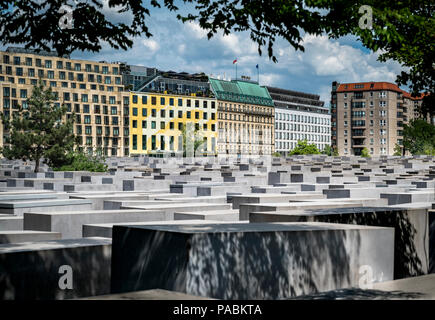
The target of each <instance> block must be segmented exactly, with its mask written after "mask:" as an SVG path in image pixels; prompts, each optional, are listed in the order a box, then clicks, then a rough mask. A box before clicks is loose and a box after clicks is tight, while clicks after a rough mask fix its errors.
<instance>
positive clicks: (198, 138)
mask: <svg viewBox="0 0 435 320" xmlns="http://www.w3.org/2000/svg"><path fill="white" fill-rule="evenodd" d="M191 125H192V126H193V125H194V124H193V123H191ZM192 129H193V128H192ZM189 134H191V135H192V136H191V137H188V136H189ZM181 135H182V137H183V157H186V154H187V151H188V150H187V147H188V143H187V142H188V139H189V140H190V141H191V142H192V140H193V152H194V154H196V152H197V151H198V149H199V147H200V146H201V145H202V144H203V142H204V137H203V135H202V134H201V132H200V131H199V130H195V129H193V130H192V131H190V133H189V130H187V129H186V125H183V127H182V128H181Z"/></svg>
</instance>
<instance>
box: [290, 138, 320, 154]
mask: <svg viewBox="0 0 435 320" xmlns="http://www.w3.org/2000/svg"><path fill="white" fill-rule="evenodd" d="M302 154H320V151H319V149H317V147H316V145H315V144H308V142H307V140H304V141H301V140H299V141H298V144H297V146H296V147H295V148H294V149H293V150H292V151H290V152H289V155H290V156H293V155H302Z"/></svg>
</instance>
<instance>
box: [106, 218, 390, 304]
mask: <svg viewBox="0 0 435 320" xmlns="http://www.w3.org/2000/svg"><path fill="white" fill-rule="evenodd" d="M205 227H206V226H195V225H190V226H155V227H146V226H140V227H139V226H134V227H133V226H131V227H127V226H114V229H113V256H112V282H111V288H112V292H114V293H116V292H124V291H137V290H147V289H150V288H161V289H165V290H171V291H172V290H173V291H178V292H184V293H187V294H193V295H200V296H207V297H213V298H218V299H279V298H288V297H292V296H296V295H301V294H309V293H314V292H318V291H325V290H331V289H337V288H347V287H352V286H357V285H358V282H359V279H360V276H361V275H360V274H359V270H360V267H361V266H364V265H369V266H371V268H372V270H373V276H374V281H375V282H377V281H380V280H383V281H385V280H391V279H392V277H393V241H394V230H393V229H391V228H376V227H366V226H351V225H334V224H322V223H313V224H291V223H288V224H225V225H208V226H207V227H206V228H205ZM380 243H382V245H379V244H380ZM229 244H231V245H229ZM253 247H254V248H255V251H253V250H252V248H253ZM217 256H218V257H219V264H217V263H216V257H217ZM271 270H272V271H271Z"/></svg>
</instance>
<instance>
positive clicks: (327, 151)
mask: <svg viewBox="0 0 435 320" xmlns="http://www.w3.org/2000/svg"><path fill="white" fill-rule="evenodd" d="M322 154H326V155H327V156H333V157H337V156H338V151H337V148H335V147H331V146H330V145H326V146H325V149H323V151H322Z"/></svg>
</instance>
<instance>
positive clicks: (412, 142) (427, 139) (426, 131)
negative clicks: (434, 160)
mask: <svg viewBox="0 0 435 320" xmlns="http://www.w3.org/2000/svg"><path fill="white" fill-rule="evenodd" d="M403 146H404V148H405V149H406V150H408V151H409V152H411V154H413V155H417V154H427V155H432V154H433V150H434V148H435V126H434V125H432V124H430V123H427V122H426V121H424V120H422V119H413V120H411V121H410V122H409V124H407V125H405V126H404V128H403Z"/></svg>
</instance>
